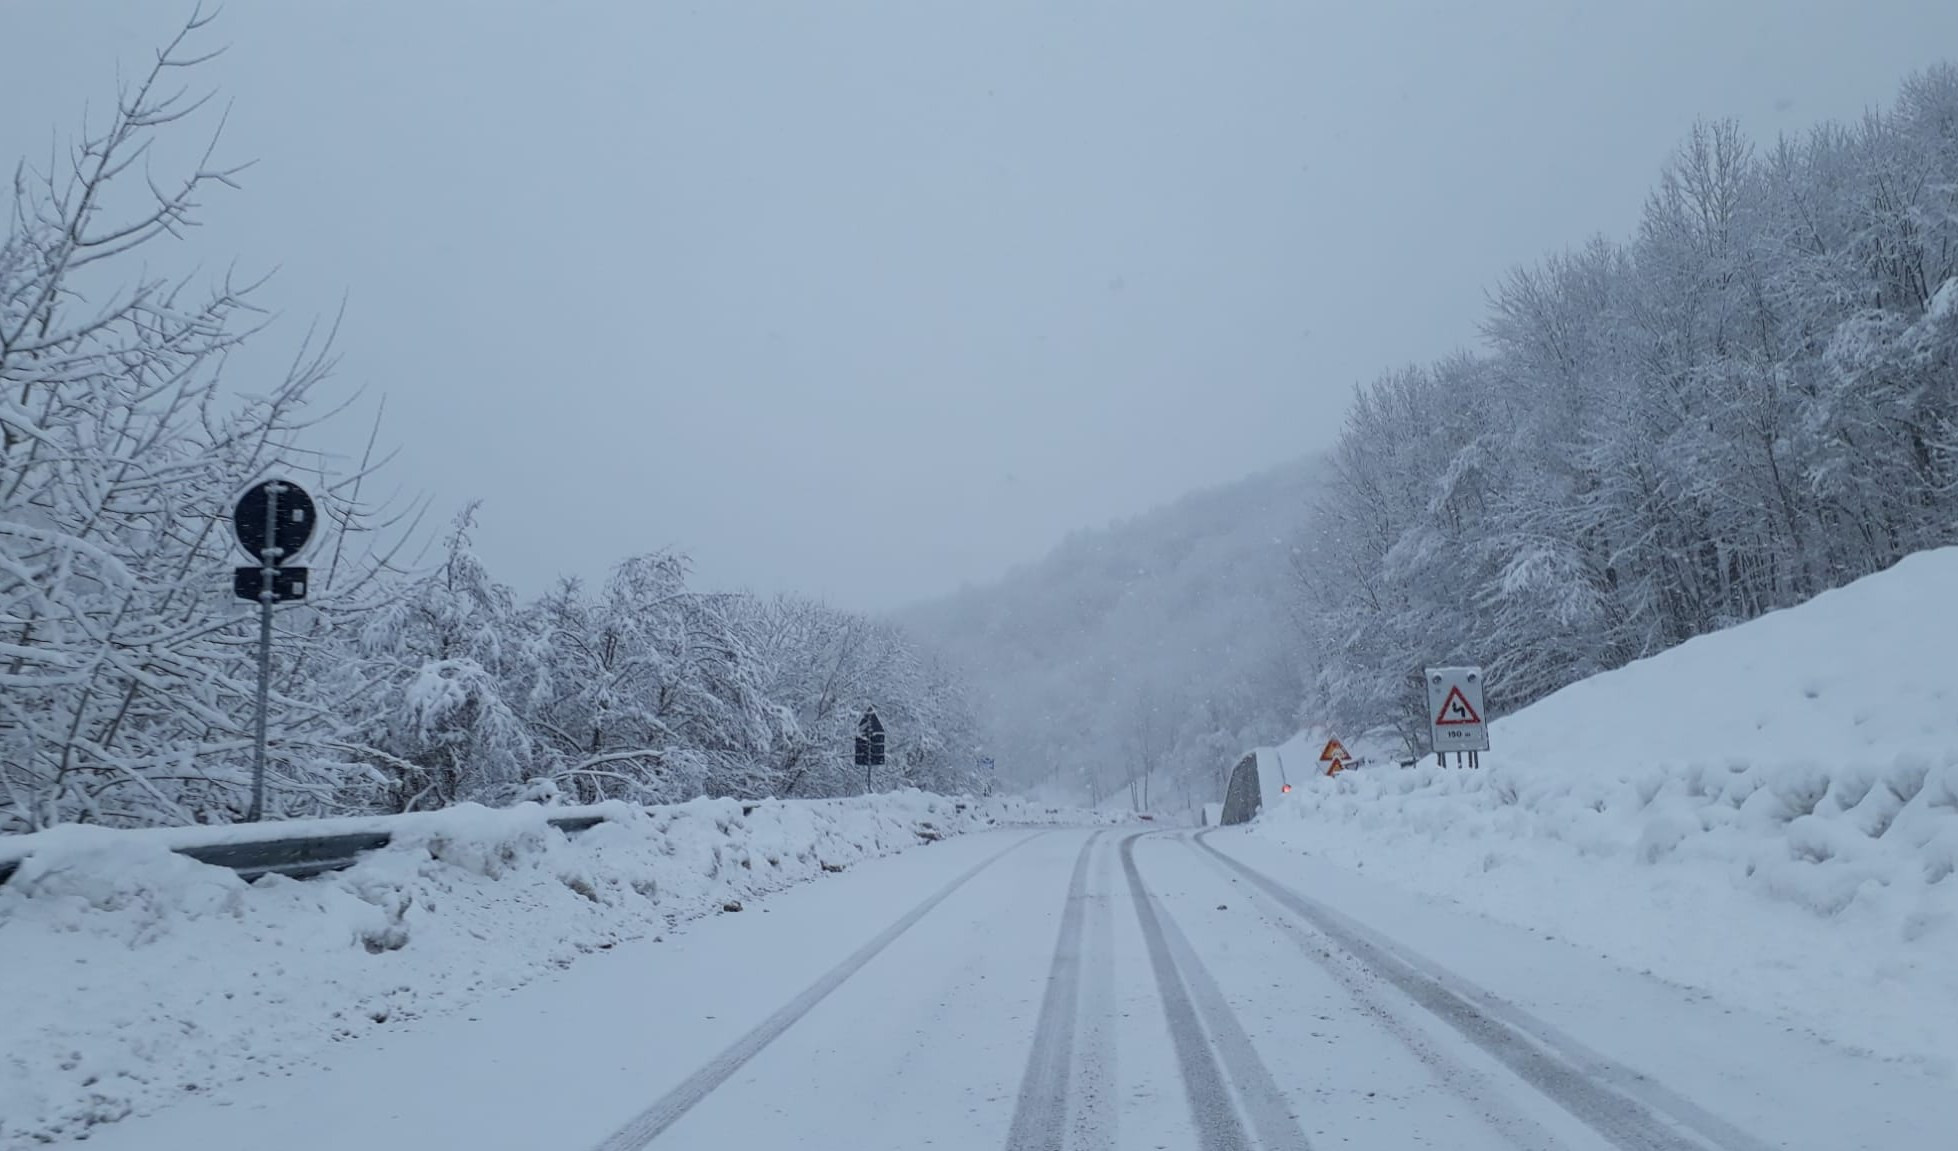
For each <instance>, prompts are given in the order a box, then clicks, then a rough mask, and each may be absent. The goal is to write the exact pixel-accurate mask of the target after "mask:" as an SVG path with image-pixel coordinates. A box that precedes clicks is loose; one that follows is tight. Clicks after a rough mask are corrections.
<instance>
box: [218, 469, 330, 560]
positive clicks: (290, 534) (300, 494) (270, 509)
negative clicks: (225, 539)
mask: <svg viewBox="0 0 1958 1151" xmlns="http://www.w3.org/2000/svg"><path fill="white" fill-rule="evenodd" d="M268 513H269V517H270V518H269V520H268ZM313 516H314V509H313V497H311V496H309V495H307V494H306V489H304V488H302V487H300V486H299V485H298V484H295V483H291V482H289V481H287V480H266V481H265V482H264V483H261V484H258V485H256V486H254V487H253V488H252V489H251V490H250V491H248V492H246V493H245V494H244V495H243V496H241V497H239V499H238V508H237V510H236V511H234V512H232V513H231V524H232V527H233V528H235V529H236V530H237V532H238V543H239V545H240V546H242V547H243V548H244V549H245V552H246V554H248V555H250V556H251V557H252V558H253V559H255V560H263V559H264V558H265V550H266V549H267V548H277V549H279V554H278V555H277V556H276V557H274V562H275V563H277V564H279V565H281V566H283V565H285V564H288V563H291V562H292V560H293V557H295V556H297V555H298V554H299V549H301V548H303V547H305V546H306V541H307V540H309V539H312V538H313ZM268 527H269V528H270V529H271V531H270V538H269V539H268V538H267V528H268Z"/></svg>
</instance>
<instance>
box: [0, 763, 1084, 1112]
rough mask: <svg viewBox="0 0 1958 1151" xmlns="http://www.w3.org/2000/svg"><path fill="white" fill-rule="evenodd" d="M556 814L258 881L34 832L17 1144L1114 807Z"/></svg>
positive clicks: (16, 935)
mask: <svg viewBox="0 0 1958 1151" xmlns="http://www.w3.org/2000/svg"><path fill="white" fill-rule="evenodd" d="M551 814H553V812H552V811H551V810H550V809H546V808H541V807H535V806H527V807H522V808H515V809H511V810H502V811H492V810H489V809H485V808H458V809H453V810H450V811H444V812H437V813H431V814H430V815H427V816H417V817H414V818H413V819H411V820H407V821H397V822H396V824H395V826H396V828H397V830H396V834H395V838H394V842H393V843H392V845H391V846H389V847H388V848H386V849H384V850H382V851H378V852H374V853H372V854H371V855H368V856H366V857H364V858H363V859H362V860H361V862H359V863H358V864H356V865H355V866H354V867H352V868H351V869H349V870H346V871H342V872H338V873H335V874H332V875H327V876H322V877H319V878H317V879H311V880H305V881H298V880H291V879H284V878H281V877H278V876H268V877H265V878H263V879H260V880H258V881H257V882H255V883H251V884H247V883H245V882H243V881H242V880H240V879H239V878H238V877H237V876H236V875H234V874H232V873H231V872H230V871H227V870H225V869H223V868H220V867H212V866H208V865H206V864H202V863H198V862H195V861H193V860H191V859H187V858H185V857H183V856H180V855H175V854H172V853H171V852H170V851H169V850H168V848H167V847H166V846H165V844H166V843H168V842H171V840H170V838H169V835H168V834H167V833H161V834H160V833H151V832H135V833H128V832H110V831H103V830H100V829H91V828H79V827H77V828H62V829H57V830H55V831H53V832H47V833H42V834H40V835H37V836H33V837H22V839H33V840H35V841H36V843H35V844H34V850H33V853H32V854H31V855H29V857H28V858H27V860H26V862H25V863H23V864H22V866H21V868H20V871H19V872H18V873H17V874H16V875H15V876H14V878H13V879H12V880H11V881H10V882H9V883H7V884H6V885H5V886H4V887H0V957H3V958H0V978H4V979H5V983H6V987H7V988H8V993H7V995H6V1003H7V1006H6V1009H5V1010H4V1011H0V1148H12V1147H15V1146H28V1145H31V1142H32V1141H33V1140H35V1139H36V1138H49V1137H59V1136H71V1137H72V1136H74V1135H77V1134H80V1133H81V1132H83V1131H84V1130H86V1128H88V1127H89V1126H91V1125H93V1124H96V1123H101V1122H107V1121H113V1120H116V1119H120V1118H122V1117H124V1116H126V1115H129V1114H132V1113H139V1112H142V1111H147V1110H151V1109H153V1108H154V1107H156V1106H158V1105H160V1104H162V1103H164V1102H167V1101H168V1100H170V1099H172V1098H178V1097H182V1096H183V1095H184V1094H186V1093H189V1092H196V1091H199V1090H203V1089H206V1088H209V1087H211V1086H214V1085H217V1084H220V1083H223V1082H226V1081H228V1080H233V1079H236V1078H238V1077H239V1076H242V1075H246V1074H252V1073H264V1072H268V1071H277V1070H280V1069H282V1068H287V1067H292V1066H295V1065H298V1064H303V1063H304V1062H306V1061H307V1059H308V1057H309V1056H311V1055H312V1054H314V1053H316V1052H318V1051H319V1050H320V1049H321V1048H322V1047H323V1046H325V1045H326V1044H329V1043H331V1042H336V1041H343V1040H347V1039H352V1038H356V1037H358V1036H360V1035H361V1034H363V1033H365V1032H369V1031H372V1030H374V1029H377V1028H382V1027H389V1026H399V1025H401V1023H402V1022H403V1021H404V1020H408V1019H412V1018H414V1017H416V1016H420V1015H428V1014H435V1013H446V1012H452V1011H456V1010H459V1009H462V1008H465V1007H467V1006H468V1005H469V1004H470V1003H472V1002H475V1001H478V1000H480V999H482V998H483V997H485V996H489V995H495V994H498V993H500V992H504V991H507V990H509V989H511V988H514V987H517V986H520V985H522V984H524V983H526V982H528V981H530V980H531V979H533V978H536V977H537V976H539V975H541V974H544V973H546V972H548V971H551V970H553V969H556V968H560V967H564V966H567V965H569V964H571V963H572V962H573V961H575V960H576V959H577V958H578V957H579V956H580V955H583V954H588V953H590V952H592V951H595V950H601V949H606V948H610V947H612V946H614V945H615V944H617V943H620V942H622V941H624V940H627V939H632V938H635V937H640V936H645V935H657V934H658V933H660V932H661V931H664V930H666V929H668V928H669V927H671V926H672V925H673V924H675V923H677V922H679V921H682V920H685V919H690V918H694V917H696V916H700V915H704V914H711V913H714V912H717V911H719V910H721V909H722V908H723V907H724V906H728V905H732V904H734V903H738V902H739V901H742V900H746V899H750V898H752V897H754V896H757V895H761V894H764V893H766V892H769V891H774V890H778V889H781V888H783V887H787V886H789V885H790V884H794V883H798V882H802V881H805V880H808V879H812V878H815V877H817V876H820V875H821V874H822V873H823V872H824V871H825V870H840V869H841V868H843V867H844V866H846V865H848V864H850V863H852V862H855V861H857V860H861V859H865V858H869V857H872V856H880V855H887V854H889V853H891V852H894V851H900V850H903V849H905V848H909V847H916V846H918V845H920V844H921V843H925V842H928V841H930V840H932V839H935V838H939V837H942V836H946V835H955V834H959V833H962V832H967V831H974V830H979V829H983V828H986V827H990V826H996V825H1005V824H1029V823H1041V822H1052V821H1054V820H1056V819H1069V818H1076V817H1078V818H1081V819H1091V818H1093V817H1089V816H1085V815H1082V814H1081V813H1072V812H1058V813H1054V812H1049V811H1048V810H1047V809H1044V808H1038V807H1031V806H1028V805H1027V804H1024V803H1022V802H1020V801H1017V800H1011V799H985V800H954V799H947V798H943V797H939V796H931V795H925V794H922V793H918V792H909V793H902V794H893V795H882V796H876V797H873V798H868V799H840V800H823V801H789V802H766V803H761V804H757V805H752V810H751V811H750V812H749V813H748V814H746V815H744V814H743V805H742V804H740V803H738V802H735V801H733V800H698V801H695V802H693V803H688V804H681V805H677V806H673V807H663V808H651V809H639V808H633V807H628V806H626V805H622V804H621V805H614V806H611V807H608V809H607V815H608V821H607V822H605V823H602V824H600V825H598V826H597V827H594V828H592V829H591V830H589V831H586V832H584V833H582V834H580V835H577V836H575V837H566V836H565V835H563V834H562V833H560V832H558V831H556V830H555V829H553V828H552V827H550V825H549V824H548V823H546V819H547V817H548V816H549V815H551ZM341 822H344V821H341ZM404 823H405V828H404ZM334 829H335V830H338V829H339V828H338V825H337V824H336V825H335V827H334ZM215 830H216V831H217V832H218V833H219V834H222V833H224V832H225V831H228V830H229V829H215ZM246 830H249V829H246ZM241 833H242V832H241ZM20 845H21V840H15V841H12V844H11V845H10V846H12V847H15V848H18V847H19V846H20Z"/></svg>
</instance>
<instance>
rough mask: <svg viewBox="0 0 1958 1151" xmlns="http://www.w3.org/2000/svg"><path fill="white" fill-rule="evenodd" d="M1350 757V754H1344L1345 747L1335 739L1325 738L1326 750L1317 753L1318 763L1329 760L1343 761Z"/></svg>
mask: <svg viewBox="0 0 1958 1151" xmlns="http://www.w3.org/2000/svg"><path fill="white" fill-rule="evenodd" d="M1352 758H1353V757H1352V756H1350V755H1347V754H1346V749H1345V748H1344V747H1342V746H1341V745H1340V742H1339V741H1338V740H1336V739H1329V740H1327V741H1326V750H1324V751H1322V752H1320V753H1319V762H1320V763H1325V762H1327V761H1329V760H1330V761H1331V762H1333V763H1344V762H1346V761H1347V760H1349V759H1352Z"/></svg>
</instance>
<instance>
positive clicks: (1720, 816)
mask: <svg viewBox="0 0 1958 1151" xmlns="http://www.w3.org/2000/svg"><path fill="white" fill-rule="evenodd" d="M1954 594H1958V549H1946V550H1941V551H1936V552H1929V553H1924V554H1920V555H1917V556H1913V557H1911V558H1910V559H1907V560H1905V561H1904V562H1903V563H1900V564H1898V565H1897V566H1896V567H1894V568H1892V569H1891V570H1889V571H1887V572H1884V573H1881V574H1879V575H1875V576H1872V577H1870V578H1868V579H1865V580H1861V581H1859V582H1857V583H1855V584H1852V585H1850V586H1848V587H1845V588H1841V589H1839V590H1836V591H1832V592H1828V593H1826V594H1824V595H1821V596H1818V597H1816V598H1815V599H1814V600H1812V601H1810V602H1809V603H1807V604H1805V605H1803V606H1801V607H1798V608H1793V609H1790V610H1787V611H1782V612H1777V613H1774V614H1772V615H1769V616H1766V617H1764V618H1762V619H1759V620H1756V621H1753V622H1751V623H1748V624H1745V625H1742V626H1739V627H1736V628H1733V629H1731V630H1728V631H1724V632H1720V633H1718V634H1715V635H1709V636H1704V637H1701V638H1699V639H1696V640H1693V641H1692V642H1690V643H1687V644H1684V645H1682V646H1680V647H1678V648H1675V649H1673V650H1671V651H1668V652H1665V653H1664V654H1661V655H1658V656H1655V657H1653V658H1651V659H1647V660H1643V661H1641V662H1639V663H1636V664H1633V665H1631V666H1628V667H1625V668H1622V669H1620V670H1618V671H1616V672H1612V673H1610V674H1606V675H1600V676H1596V677H1594V678H1592V679H1589V680H1586V681H1584V682H1582V683H1579V684H1575V685H1573V686H1571V687H1569V688H1567V689H1565V690H1564V691H1561V692H1559V693H1557V694H1556V695H1553V696H1551V697H1549V698H1548V699H1545V700H1543V701H1541V702H1540V703H1538V704H1536V705H1535V706H1533V707H1530V708H1528V709H1525V710H1524V711H1522V712H1519V713H1518V714H1516V715H1514V716H1510V717H1508V718H1505V719H1502V720H1498V721H1497V722H1496V723H1495V724H1493V725H1492V727H1491V740H1492V743H1493V750H1492V751H1491V752H1490V753H1488V754H1486V755H1485V756H1483V764H1484V766H1483V769H1482V770H1480V771H1464V770H1457V769H1454V768H1437V767H1435V766H1433V765H1432V761H1429V760H1424V761H1423V764H1424V766H1421V767H1417V768H1413V769H1399V768H1395V767H1391V766H1388V767H1370V768H1367V769H1364V770H1361V771H1354V772H1348V773H1345V774H1342V775H1340V776H1338V777H1337V778H1334V779H1326V778H1323V777H1321V778H1317V779H1315V780H1313V786H1310V787H1300V788H1295V789H1294V790H1293V792H1292V794H1291V795H1289V796H1286V797H1285V799H1284V802H1281V803H1278V804H1275V805H1272V806H1271V807H1268V809H1267V817H1266V818H1265V819H1264V820H1263V821H1262V825H1261V827H1260V832H1261V833H1262V834H1265V835H1268V836H1271V837H1273V838H1275V839H1278V840H1281V841H1283V842H1285V843H1287V844H1290V845H1292V846H1295V847H1298V848H1301V849H1303V850H1306V851H1309V852H1312V853H1314V854H1317V855H1320V856H1324V857H1328V858H1332V859H1335V860H1337V861H1339V862H1342V863H1345V864H1347V865H1348V866H1351V867H1354V868H1358V869H1362V870H1364V872H1365V873H1366V874H1367V875H1369V876H1373V877H1375V878H1377V879H1384V880H1389V881H1391V882H1394V883H1397V884H1400V885H1403V886H1407V887H1412V888H1415V889H1417V890H1421V891H1425V892H1429V893H1432V894H1436V895H1441V896H1445V897H1448V898H1450V899H1453V900H1455V901H1458V902H1460V903H1462V904H1465V905H1468V906H1471V907H1473V908H1475V909H1477V910H1480V911H1482V912H1484V913H1486V914H1489V915H1491V916H1492V917H1494V918H1498V919H1503V920H1507V921H1510V922H1513V923H1519V924H1523V925H1527V926H1531V927H1536V928H1539V929H1542V930H1544V931H1546V932H1549V933H1552V934H1555V935H1556V936H1558V937H1560V938H1563V939H1566V940H1569V941H1571V942H1573V943H1576V944H1579V945H1582V946H1585V947H1587V948H1591V949H1594V950H1598V951H1601V952H1605V953H1608V954H1609V955H1610V956H1612V957H1613V958H1614V959H1617V960H1619V961H1620V962H1623V963H1626V964H1629V965H1632V966H1635V967H1639V968H1642V969H1648V970H1650V971H1651V972H1653V973H1654V974H1656V975H1659V976H1661V977H1664V978H1667V979H1670V980H1674V981H1677V982H1681V983H1685V984H1688V985H1691V986H1695V987H1700V988H1703V989H1706V990H1708V991H1712V992H1714V993H1716V994H1717V995H1718V996H1719V997H1720V998H1723V999H1725V1000H1727V1001H1729V1002H1738V1003H1744V1004H1746V1005H1748V1006H1750V1007H1753V1008H1756V1009H1760V1010H1767V1011H1771V1012H1774V1013H1777V1014H1779V1015H1781V1016H1783V1017H1785V1018H1787V1019H1789V1020H1790V1021H1791V1022H1796V1023H1799V1024H1802V1025H1805V1026H1808V1027H1812V1028H1814V1029H1816V1030H1818V1031H1820V1032H1821V1033H1822V1034H1824V1035H1827V1036H1830V1037H1832V1038H1835V1039H1837V1040H1840V1041H1843V1042H1848V1043H1852V1044H1855V1045H1859V1046H1863V1047H1867V1048H1869V1049H1871V1050H1874V1051H1877V1052H1879V1053H1883V1054H1887V1055H1894V1056H1899V1057H1906V1058H1912V1059H1915V1060H1919V1061H1922V1062H1925V1063H1927V1064H1929V1065H1931V1066H1933V1067H1936V1068H1937V1069H1939V1070H1942V1071H1944V1072H1946V1073H1950V1072H1951V1071H1952V1070H1953V1069H1954V1068H1958V964H1954V963H1953V962H1952V960H1951V956H1952V955H1953V954H1954V953H1958V879H1954V878H1953V877H1952V876H1953V872H1954V870H1958V654H1955V653H1958V611H1953V610H1951V608H1950V606H1949V603H1948V601H1949V600H1950V597H1951V596H1953V595H1954ZM1311 742H1312V740H1311V738H1310V737H1307V736H1301V737H1300V739H1299V740H1297V741H1295V743H1294V744H1292V745H1288V746H1287V748H1286V749H1284V750H1285V753H1286V756H1287V758H1288V759H1289V758H1291V756H1292V755H1293V754H1316V750H1313V751H1308V750H1307V748H1306V745H1307V744H1309V743H1311ZM1294 748H1296V749H1297V751H1296V752H1295V751H1294Z"/></svg>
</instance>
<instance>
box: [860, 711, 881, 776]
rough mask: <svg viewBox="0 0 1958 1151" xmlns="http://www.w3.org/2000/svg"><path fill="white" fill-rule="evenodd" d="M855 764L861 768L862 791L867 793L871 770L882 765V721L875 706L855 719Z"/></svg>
mask: <svg viewBox="0 0 1958 1151" xmlns="http://www.w3.org/2000/svg"><path fill="white" fill-rule="evenodd" d="M857 766H858V767H861V768H863V793H864V794H865V795H869V794H870V785H871V779H870V776H871V772H872V770H873V769H875V768H879V767H882V766H884V721H883V720H881V719H878V718H877V709H876V708H875V707H872V708H870V709H868V710H867V711H865V712H864V713H863V718H862V719H860V720H858V721H857Z"/></svg>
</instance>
